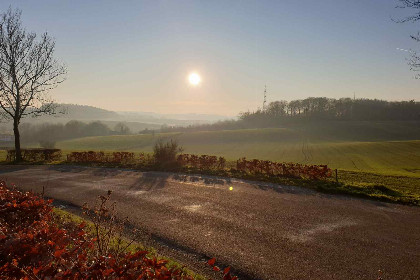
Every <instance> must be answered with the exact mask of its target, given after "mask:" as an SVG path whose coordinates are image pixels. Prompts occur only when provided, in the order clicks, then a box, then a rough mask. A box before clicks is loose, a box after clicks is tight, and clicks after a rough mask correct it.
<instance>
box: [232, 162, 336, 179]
mask: <svg viewBox="0 0 420 280" xmlns="http://www.w3.org/2000/svg"><path fill="white" fill-rule="evenodd" d="M236 169H237V170H238V171H241V172H244V173H250V174H266V175H270V176H284V177H295V178H306V179H311V180H320V179H326V178H328V177H331V175H332V170H331V169H330V168H328V166H326V165H304V164H299V163H282V162H273V161H268V160H258V159H253V160H247V159H246V158H241V159H239V160H237V161H236Z"/></svg>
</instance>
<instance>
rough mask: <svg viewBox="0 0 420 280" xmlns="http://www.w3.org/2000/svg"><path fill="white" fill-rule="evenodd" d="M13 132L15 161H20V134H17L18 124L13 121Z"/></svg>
mask: <svg viewBox="0 0 420 280" xmlns="http://www.w3.org/2000/svg"><path fill="white" fill-rule="evenodd" d="M13 132H14V134H15V161H16V162H20V161H22V152H21V150H20V134H19V122H18V121H17V120H14V121H13Z"/></svg>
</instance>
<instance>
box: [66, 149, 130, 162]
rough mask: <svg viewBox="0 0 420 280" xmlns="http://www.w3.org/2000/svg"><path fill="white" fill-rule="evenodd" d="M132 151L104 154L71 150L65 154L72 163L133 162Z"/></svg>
mask: <svg viewBox="0 0 420 280" xmlns="http://www.w3.org/2000/svg"><path fill="white" fill-rule="evenodd" d="M134 157H135V156H134V153H131V152H114V153H112V154H105V153H104V152H94V151H88V152H72V153H70V154H68V155H67V161H68V162H74V163H120V164H126V163H132V162H134V160H135V159H134Z"/></svg>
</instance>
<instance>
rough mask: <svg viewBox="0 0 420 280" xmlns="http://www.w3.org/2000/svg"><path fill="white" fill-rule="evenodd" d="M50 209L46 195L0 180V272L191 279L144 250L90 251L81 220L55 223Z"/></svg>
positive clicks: (22, 275)
mask: <svg viewBox="0 0 420 280" xmlns="http://www.w3.org/2000/svg"><path fill="white" fill-rule="evenodd" d="M51 210H52V207H51V201H45V200H43V199H41V198H40V197H38V196H36V195H34V194H33V193H29V192H26V193H22V192H18V191H14V190H10V189H7V188H6V185H5V183H4V182H0V212H1V214H2V215H1V216H0V278H2V279H51V278H54V279H192V277H191V276H188V275H185V274H184V272H183V271H182V270H180V269H177V268H168V267H167V266H166V264H167V261H166V260H158V259H156V258H150V257H148V256H147V254H148V252H147V251H137V252H135V253H121V254H120V255H119V256H115V255H112V254H109V255H106V256H102V255H100V254H95V253H93V252H94V250H95V242H94V241H95V240H94V239H92V238H91V237H90V236H89V235H88V234H86V232H85V224H83V223H82V224H80V225H78V226H76V225H75V226H73V227H70V228H67V227H66V229H62V228H59V226H58V225H57V224H56V223H54V221H53V217H52V215H51Z"/></svg>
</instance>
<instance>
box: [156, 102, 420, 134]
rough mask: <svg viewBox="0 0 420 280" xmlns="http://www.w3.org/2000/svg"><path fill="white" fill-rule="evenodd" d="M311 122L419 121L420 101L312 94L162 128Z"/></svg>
mask: <svg viewBox="0 0 420 280" xmlns="http://www.w3.org/2000/svg"><path fill="white" fill-rule="evenodd" d="M308 121H315V122H316V121H321V122H322V121H420V102H416V101H414V100H410V101H384V100H378V99H351V98H341V99H333V98H326V97H310V98H306V99H301V100H293V101H290V102H288V101H284V100H282V101H274V102H271V103H269V104H268V105H267V106H266V108H264V109H257V110H255V111H247V112H242V113H240V114H239V118H238V120H227V121H220V122H217V123H214V124H204V125H190V126H187V127H163V128H162V129H161V131H162V132H175V131H198V130H220V129H242V128H265V127H278V126H281V125H285V124H291V123H296V122H308Z"/></svg>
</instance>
